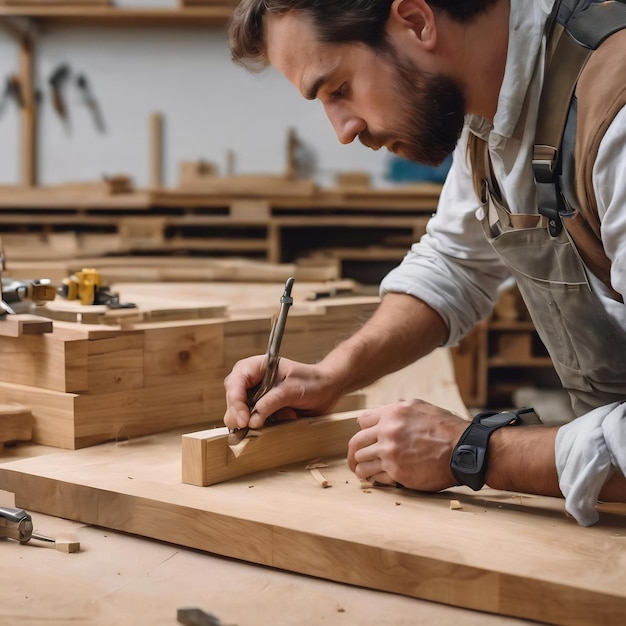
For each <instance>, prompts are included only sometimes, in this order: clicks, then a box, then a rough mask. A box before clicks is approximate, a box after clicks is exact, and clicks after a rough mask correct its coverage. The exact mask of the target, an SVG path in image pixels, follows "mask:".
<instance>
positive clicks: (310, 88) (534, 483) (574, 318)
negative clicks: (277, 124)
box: [224, 0, 626, 525]
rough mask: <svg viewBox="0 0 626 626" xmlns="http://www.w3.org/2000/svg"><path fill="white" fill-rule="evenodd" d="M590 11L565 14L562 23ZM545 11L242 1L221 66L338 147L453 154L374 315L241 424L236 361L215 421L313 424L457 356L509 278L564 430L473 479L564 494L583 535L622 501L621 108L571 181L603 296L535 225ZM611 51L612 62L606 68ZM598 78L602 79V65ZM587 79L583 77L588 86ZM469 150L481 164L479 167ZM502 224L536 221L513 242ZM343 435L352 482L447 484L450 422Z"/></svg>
mask: <svg viewBox="0 0 626 626" xmlns="http://www.w3.org/2000/svg"><path fill="white" fill-rule="evenodd" d="M588 4H589V2H588V1H581V0H578V2H577V1H576V0H571V1H569V2H567V1H564V9H563V10H564V11H565V13H566V15H569V14H571V13H572V12H574V13H575V12H576V11H578V10H580V9H582V8H583V7H584V6H586V5H588ZM552 5H553V0H543V1H540V2H539V1H538V2H532V3H529V2H527V1H524V0H473V1H469V0H467V1H462V0H393V1H392V0H382V1H381V0H355V1H347V0H346V1H344V0H242V2H241V3H240V4H239V6H238V7H237V9H236V10H235V14H234V17H233V20H232V23H231V27H230V42H231V50H232V54H233V58H234V59H235V60H236V61H238V62H241V63H244V64H247V65H248V66H251V67H257V66H259V65H261V66H262V65H266V64H271V65H273V66H274V67H276V68H277V69H278V70H279V71H280V72H281V73H283V74H284V75H285V77H286V78H287V79H288V80H289V81H290V82H291V83H292V84H293V85H294V86H295V87H296V89H298V91H299V92H300V93H301V94H302V95H303V96H304V97H306V98H309V99H318V100H319V101H320V102H321V104H322V105H323V107H324V110H325V112H326V114H327V116H328V118H329V120H330V122H331V124H332V125H333V128H334V129H335V132H336V134H337V137H338V139H339V141H340V142H342V143H350V142H352V141H354V139H356V138H358V139H359V140H360V141H361V142H362V143H363V144H364V145H366V146H368V147H370V148H373V149H377V148H380V147H383V146H384V147H386V148H387V149H389V150H390V151H392V152H394V153H396V154H399V155H401V156H403V157H407V158H410V159H414V160H416V161H420V162H424V163H431V164H436V163H438V162H440V161H441V160H442V159H443V158H444V157H445V156H446V155H447V154H448V153H449V152H451V151H452V150H454V161H453V165H452V169H451V171H450V174H449V176H448V178H447V180H446V183H445V184H444V188H443V190H442V193H441V198H440V202H439V207H438V209H437V213H436V215H435V216H434V217H433V218H432V219H431V220H430V223H429V225H428V229H427V234H426V235H425V237H423V238H422V240H421V241H420V242H419V243H417V244H414V245H413V246H412V248H411V250H410V251H409V253H408V254H407V256H406V257H405V259H404V260H403V262H402V264H401V265H400V266H399V267H397V268H396V269H394V270H392V271H391V272H390V273H389V274H388V275H387V276H386V277H385V279H384V280H383V282H382V285H381V294H382V301H381V304H380V307H379V308H378V310H377V312H376V313H375V314H374V316H373V317H372V318H371V320H370V321H369V322H368V323H367V324H365V325H364V326H363V327H362V328H361V329H360V330H359V331H357V332H356V333H355V335H354V336H352V337H351V338H350V339H348V340H347V341H345V342H344V343H342V344H341V345H339V346H338V347H337V348H336V349H335V350H333V351H332V352H331V353H330V354H329V355H328V356H327V357H326V358H325V359H323V360H322V361H321V362H320V363H317V364H315V365H305V364H301V363H296V362H293V361H289V360H287V359H282V360H281V362H280V367H279V372H278V381H279V382H278V384H277V385H276V387H275V388H274V389H272V390H271V391H270V392H268V393H267V395H265V396H264V397H263V398H262V399H261V400H259V402H258V403H257V405H256V409H255V411H254V413H253V414H252V415H250V412H249V409H248V406H247V404H246V389H247V388H250V387H252V386H254V385H255V384H257V383H258V382H259V381H260V379H261V378H262V374H263V368H264V360H263V357H262V356H257V357H251V358H249V359H245V360H243V361H241V362H239V363H237V364H236V366H235V367H234V368H233V371H232V373H231V374H230V375H229V376H228V377H227V379H226V381H225V388H226V396H227V405H228V408H227V411H226V415H225V418H224V421H225V423H226V425H227V426H229V427H230V428H241V427H245V426H250V427H253V428H258V427H261V426H262V425H263V423H264V421H265V420H266V419H267V417H268V416H269V415H271V414H274V413H276V412H280V413H281V414H282V417H295V416H296V415H300V416H301V415H309V414H315V413H321V412H324V411H327V410H329V409H330V408H331V407H332V406H333V404H334V403H335V402H336V400H337V399H338V398H339V397H340V396H341V395H342V394H344V393H347V392H350V391H354V390H357V389H359V388H361V387H363V386H365V385H367V384H370V383H372V382H373V381H374V380H376V379H378V378H380V377H381V376H383V375H385V374H387V373H389V372H392V371H394V370H397V369H399V368H401V367H403V366H405V365H407V364H409V363H410V362H412V361H414V360H416V359H418V358H420V357H422V356H424V355H426V354H428V353H429V352H430V351H432V350H433V349H435V348H436V347H438V346H442V345H454V344H455V343H457V342H458V341H459V340H460V339H461V338H462V337H463V336H464V335H465V334H466V333H467V332H469V330H470V329H471V328H472V327H473V326H474V325H475V324H476V323H477V322H478V321H479V320H480V319H482V318H484V317H485V316H487V315H488V314H489V313H490V311H491V308H492V306H493V304H494V302H495V301H496V299H497V291H498V287H499V286H500V285H501V284H502V282H503V281H504V280H505V279H506V278H507V277H508V276H510V275H511V274H513V275H514V276H515V278H516V280H517V282H518V285H519V286H520V290H521V291H522V293H523V295H524V298H525V301H526V303H527V306H528V307H529V308H530V309H531V312H532V314H533V320H534V321H535V324H536V325H537V326H538V330H539V332H540V333H541V334H542V338H543V339H544V341H545V342H546V343H548V348H549V350H550V353H551V355H552V357H553V361H554V362H555V367H556V368H557V371H558V373H559V375H560V376H561V379H562V381H563V385H564V387H565V388H566V389H567V390H568V391H569V393H570V396H571V398H572V404H573V407H574V410H575V412H576V413H577V415H579V417H578V419H576V420H574V421H573V422H571V423H570V424H567V425H566V426H563V427H561V428H555V427H546V426H525V427H523V428H510V427H509V428H507V427H502V428H499V429H498V430H495V431H493V433H492V434H491V436H490V438H489V439H488V463H486V465H483V466H482V470H483V472H484V473H485V480H486V483H487V484H488V485H489V486H491V487H493V488H497V489H505V490H514V491H523V492H528V493H536V494H543V495H552V496H560V495H564V496H565V498H566V508H567V510H568V511H569V512H570V513H571V514H572V515H573V516H574V517H575V518H576V519H577V521H578V522H579V523H580V524H583V525H588V524H592V523H594V522H595V521H597V519H598V516H597V513H596V511H595V508H594V506H595V504H596V502H597V500H598V498H600V499H602V500H610V501H619V502H626V479H625V478H624V472H625V470H626V402H624V401H623V400H624V399H626V359H624V357H623V355H624V350H625V349H626V332H625V330H626V309H625V307H624V304H623V303H622V302H621V301H620V300H619V299H616V298H615V295H614V293H615V292H616V293H617V294H618V296H617V297H618V298H619V294H626V237H624V236H623V235H622V233H624V232H625V231H624V222H625V221H626V217H624V216H626V212H624V210H623V209H625V208H626V185H625V184H624V182H623V181H624V180H625V178H626V108H620V107H623V105H624V104H626V95H625V94H624V93H621V94H618V96H617V99H615V98H614V99H613V100H614V101H616V102H618V103H619V104H620V106H618V107H617V109H616V111H614V114H613V115H612V117H611V118H610V119H609V122H610V123H607V124H608V127H607V128H603V137H602V142H601V144H600V146H599V149H598V151H597V156H596V158H595V161H592V162H591V164H592V165H593V168H592V169H593V171H590V173H589V176H588V178H589V185H588V186H589V187H590V188H592V192H593V195H594V196H595V198H594V201H595V202H597V212H598V216H599V219H600V221H601V234H602V244H603V247H604V251H605V253H606V256H607V257H608V259H609V260H610V262H611V270H610V285H609V286H607V285H605V284H604V283H603V282H602V281H601V280H600V279H599V278H598V277H596V276H594V274H593V273H592V272H590V271H588V269H587V268H585V267H584V266H583V265H582V263H581V262H580V259H579V255H578V253H577V251H576V249H575V248H574V246H573V244H571V242H570V240H569V238H568V236H567V233H566V232H565V231H563V232H561V233H560V234H559V235H558V236H554V237H553V236H552V235H551V234H549V233H548V230H547V228H546V227H545V226H544V225H543V222H541V223H539V222H537V204H536V187H535V183H534V179H533V172H532V169H531V159H532V149H533V142H534V138H535V128H536V123H537V110H538V105H539V95H540V92H541V87H542V80H543V76H544V64H545V45H546V36H545V31H546V24H547V23H548V20H549V14H550V11H551V9H552ZM615 37H620V38H621V34H619V35H615V36H614V38H615ZM614 38H611V40H612V41H617V39H614ZM619 41H620V42H621V43H620V45H623V42H624V39H623V38H621V39H620V40H619ZM621 51H622V52H621V54H618V55H617V56H615V55H613V56H612V57H611V59H612V60H613V61H612V62H613V63H615V64H616V65H618V66H620V63H621V64H623V63H624V61H620V60H619V59H626V54H624V47H622V48H621ZM596 54H597V55H598V57H597V58H598V59H601V57H600V51H598V53H596ZM590 65H591V62H590ZM599 67H600V68H602V67H608V65H607V64H606V57H605V58H604V64H603V65H600V66H599ZM620 67H621V66H620ZM620 71H621V70H620ZM599 74H600V72H599V71H594V70H593V68H592V69H591V70H590V71H589V72H587V73H586V74H585V76H589V78H588V79H587V78H586V79H585V80H594V76H598V75H599ZM621 75H622V76H623V74H621ZM582 80H583V77H582V76H581V81H582ZM605 82H606V81H605ZM591 84H592V85H593V83H591ZM619 84H620V85H621V84H623V80H622V81H619ZM588 91H589V93H590V94H592V95H596V94H597V97H596V98H595V100H593V98H592V100H593V102H594V103H596V100H597V101H598V102H599V104H603V103H604V102H606V101H607V100H608V99H607V98H605V97H604V96H603V94H601V93H600V91H599V90H597V89H596V88H595V86H594V87H593V88H590V89H589V90H588ZM622 91H623V89H622ZM601 96H602V97H601ZM620 98H621V100H620ZM583 105H584V106H583ZM585 106H586V105H585V103H584V102H583V101H581V115H580V118H581V119H583V120H585V119H587V118H586V115H587V113H586V111H587V109H586V108H585ZM585 128H587V127H585ZM585 136H586V134H585ZM482 140H484V142H486V144H485V143H484V142H482V143H481V141H482ZM481 145H482V146H486V148H487V151H488V157H489V159H488V161H482V162H481V159H480V158H478V157H477V156H476V155H480V150H476V149H475V148H476V146H481ZM455 146H456V147H455ZM577 149H579V145H578V143H577ZM577 154H578V153H577ZM587 154H588V153H587V152H585V153H583V155H582V156H583V157H586V156H587ZM579 156H580V155H579ZM579 160H580V161H584V160H585V159H584V158H581V159H579ZM487 171H490V172H491V174H490V175H489V174H486V172H487ZM481 172H482V174H481V177H485V178H486V184H485V186H484V187H483V188H482V189H480V188H479V186H478V184H479V182H480V177H479V176H478V174H479V173H481ZM578 172H579V170H577V173H578ZM477 191H478V193H477ZM479 194H480V195H484V196H485V197H483V198H482V199H481V200H484V201H485V203H484V204H482V203H481V201H480V200H479ZM620 209H622V210H621V211H620ZM517 214H519V215H521V216H522V217H523V219H524V220H526V221H527V220H528V219H529V216H530V218H532V219H534V220H535V222H537V224H539V225H535V227H523V228H520V227H515V226H514V224H515V223H516V222H517V221H518V217H516V215H517ZM525 223H526V222H525ZM609 287H610V289H612V291H610V289H609ZM359 425H360V427H361V431H360V432H359V433H357V434H356V435H355V436H354V437H353V439H352V440H351V441H350V444H349V450H348V460H349V464H350V467H351V468H352V469H353V471H354V472H355V473H356V475H357V476H358V477H360V478H369V479H370V480H375V481H377V482H380V483H390V484H394V483H400V484H402V485H404V486H406V487H408V488H413V489H418V490H423V491H438V490H441V489H446V488H448V487H451V486H453V485H456V484H458V483H459V480H457V478H458V475H457V474H456V473H453V469H452V468H451V458H452V455H453V450H454V449H455V447H456V446H457V443H458V442H459V440H460V439H461V438H462V436H463V435H464V433H465V432H466V429H467V427H468V426H467V422H466V421H464V420H462V419H460V418H459V417H457V416H455V415H452V414H451V413H449V412H448V411H445V410H443V409H441V408H438V407H436V406H433V405H431V404H428V403H425V402H422V401H420V400H412V401H406V402H398V403H395V404H392V405H389V406H385V407H380V408H378V409H372V410H368V411H366V412H364V413H363V415H362V416H361V417H360V418H359ZM466 484H470V483H466ZM480 484H482V482H481V483H480ZM480 484H479V485H478V486H480Z"/></svg>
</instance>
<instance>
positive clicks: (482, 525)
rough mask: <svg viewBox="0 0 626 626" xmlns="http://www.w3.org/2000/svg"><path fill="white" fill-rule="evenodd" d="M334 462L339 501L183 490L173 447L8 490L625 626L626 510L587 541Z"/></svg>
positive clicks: (265, 482) (94, 463)
mask: <svg viewBox="0 0 626 626" xmlns="http://www.w3.org/2000/svg"><path fill="white" fill-rule="evenodd" d="M326 461H327V462H328V465H329V466H328V467H327V468H324V470H323V474H324V476H325V478H326V479H327V480H328V481H329V483H330V485H331V487H330V488H327V489H322V488H320V486H319V485H318V484H317V483H316V481H315V480H314V479H313V477H312V476H311V474H310V472H309V471H308V470H307V469H306V468H305V466H304V464H298V465H295V466H288V467H287V468H282V470H272V471H268V472H262V473H260V474H255V475H253V476H248V477H244V478H240V479H235V480H232V481H229V482H225V483H220V484H218V485H214V486H212V487H206V488H201V487H195V486H192V485H185V484H182V483H181V482H180V437H178V436H176V435H175V434H172V433H170V434H166V435H154V436H151V437H149V438H143V439H139V440H135V441H129V442H128V443H126V444H118V445H116V444H103V445H101V446H97V447H94V448H89V449H83V450H78V451H70V452H66V451H64V452H60V453H56V454H49V455H46V456H44V457H39V458H33V459H25V460H22V461H16V462H14V463H6V464H3V465H1V466H0V487H2V488H3V489H5V490H8V491H11V492H12V493H15V494H16V504H17V505H18V506H22V507H24V508H26V509H27V510H30V511H42V512H45V513H46V514H51V515H55V516H58V517H63V518H68V519H74V520H77V521H82V522H83V523H86V524H93V525H96V526H100V527H104V528H110V529H114V530H118V531H121V532H127V533H131V534H137V535H141V536H144V537H151V538H154V539H158V540H161V541H166V542H168V543H172V544H176V545H181V546H186V547H193V548H195V549H198V550H201V551H205V552H208V553H212V554H218V555H222V556H225V557H231V558H236V559H240V560H245V561H249V562H252V563H257V564H260V565H265V566H271V567H273V568H277V569H282V570H289V571H293V572H296V573H303V574H308V575H310V576H315V577H320V578H325V579H328V580H333V581H336V582H343V583H350V584H353V585H356V586H361V587H367V588H372V589H376V590H379V591H392V592H395V593H398V594H401V595H406V596H411V597H417V598H420V599H428V600H435V601H438V602H441V603H446V604H450V605H455V606H461V607H464V608H471V609H478V610H483V611H486V612H493V613H498V614H504V615H510V616H517V617H522V618H525V619H536V620H542V621H546V622H548V623H555V624H576V625H583V624H584V625H585V626H587V625H588V624H607V625H609V624H615V625H618V624H619V625H621V624H623V617H624V614H625V611H626V590H625V589H624V585H623V572H624V568H625V567H626V551H625V550H624V549H623V546H622V542H623V540H624V536H625V533H626V510H625V508H624V507H613V509H609V510H604V511H603V512H602V514H601V522H600V524H599V525H598V526H595V527H592V528H581V527H579V526H577V525H576V524H575V522H573V521H572V520H571V519H568V518H567V517H566V516H565V514H564V511H563V502H562V500H560V499H552V498H540V497H529V496H524V495H522V494H511V493H504V492H496V491H492V490H488V489H487V490H484V491H483V492H481V493H480V494H477V495H474V494H472V493H470V492H469V490H466V489H461V488H458V489H452V490H448V491H446V492H443V493H441V494H436V495H428V494H419V493H416V492H412V491H408V490H401V489H395V488H373V489H365V490H364V489H362V488H361V485H360V483H359V481H358V480H357V479H356V478H355V477H354V475H353V474H352V473H351V472H350V471H349V470H348V468H347V466H346V463H345V460H341V459H336V460H332V459H326ZM456 500H458V501H459V503H460V504H461V508H460V509H459V508H451V507H450V503H451V502H452V501H456ZM79 539H80V537H79ZM81 544H83V545H84V540H82V539H81Z"/></svg>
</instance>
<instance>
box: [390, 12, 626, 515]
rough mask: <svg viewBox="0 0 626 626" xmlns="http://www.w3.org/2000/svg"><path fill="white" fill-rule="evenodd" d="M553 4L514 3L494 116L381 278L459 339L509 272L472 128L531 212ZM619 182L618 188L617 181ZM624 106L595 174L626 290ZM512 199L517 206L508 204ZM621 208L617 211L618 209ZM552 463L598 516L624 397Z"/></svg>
mask: <svg viewBox="0 0 626 626" xmlns="http://www.w3.org/2000/svg"><path fill="white" fill-rule="evenodd" d="M552 5H553V0H541V1H540V2H533V3H532V4H531V3H529V2H527V1H526V2H525V1H523V0H511V11H510V20H509V44H508V53H507V61H506V68H505V74H504V79H503V83H502V87H501V90H500V95H499V99H498V108H497V113H496V115H495V117H494V119H493V122H492V121H491V120H486V119H484V118H479V117H477V116H467V117H466V125H465V128H464V130H463V134H462V136H461V138H460V140H459V142H458V144H457V148H456V150H455V153H454V158H453V164H452V168H451V170H450V173H449V175H448V177H447V179H446V182H445V183H444V186H443V189H442V192H441V196H440V199H439V204H438V208H437V212H436V214H435V215H434V216H433V217H432V218H431V220H430V221H429V223H428V227H427V229H426V235H424V237H422V239H421V240H420V242H419V243H416V244H414V245H413V246H412V247H411V250H410V251H409V252H408V253H407V255H406V257H405V259H404V260H403V262H402V264H401V265H399V266H398V267H397V268H395V269H394V270H392V271H391V272H390V273H389V274H388V275H387V276H386V277H385V278H384V279H383V281H382V283H381V294H384V293H386V292H400V293H408V294H411V295H413V296H415V297H417V298H419V299H420V300H423V301H424V302H426V303H427V304H429V305H430V306H431V307H432V308H433V309H435V310H436V311H437V312H438V313H439V314H440V315H441V316H442V317H443V319H444V320H445V321H446V323H447V325H448V328H449V338H448V342H447V345H450V346H452V345H456V344H457V343H458V342H459V341H460V340H461V339H462V338H463V337H464V336H465V335H466V334H467V333H468V332H469V331H470V330H471V329H472V328H473V327H474V325H475V324H476V323H477V322H478V321H480V320H481V319H482V318H484V317H486V316H487V315H489V314H490V313H491V310H492V307H493V305H494V303H495V301H496V300H497V296H498V287H499V286H500V285H501V284H502V282H503V281H504V280H505V279H506V278H507V277H508V276H509V273H508V270H507V269H506V267H505V266H504V265H503V263H502V262H501V260H500V258H499V257H498V255H497V254H496V253H495V251H494V250H493V248H492V247H491V245H490V244H489V242H488V241H487V239H486V238H485V235H484V232H483V230H482V226H481V224H480V222H479V220H478V219H477V212H479V211H482V209H479V203H478V201H477V199H476V195H475V192H474V187H473V183H472V176H471V172H470V169H469V165H468V163H467V159H466V143H467V137H468V133H469V132H473V133H475V134H477V135H479V136H481V137H483V138H485V139H487V141H488V146H489V151H490V156H491V160H492V164H493V168H494V173H495V176H496V178H497V180H498V183H499V184H500V187H501V190H502V195H503V196H504V198H507V199H509V205H508V208H509V210H510V211H511V212H523V213H530V212H534V211H536V203H535V186H534V180H533V174H532V169H531V157H532V148H533V142H534V131H535V126H536V111H537V104H538V100H539V95H540V90H541V84H542V81H543V58H544V51H545V40H544V39H545V38H544V25H545V22H546V19H547V16H548V14H549V12H550V10H551V8H552ZM620 181H621V182H622V184H621V185H619V184H618V182H620ZM623 181H626V109H623V110H622V111H621V112H620V113H619V114H618V115H617V117H616V118H615V120H614V121H613V123H612V124H611V126H610V127H609V129H608V131H607V132H606V134H605V136H604V138H603V140H602V143H601V145H600V149H599V152H598V156H597V158H596V162H595V165H594V171H593V183H594V190H595V194H596V200H597V204H598V212H599V216H600V219H601V236H602V241H603V244H604V249H605V252H606V254H607V256H608V257H609V258H610V259H611V262H612V267H611V283H612V285H613V288H614V289H615V290H616V291H618V292H619V293H621V294H626V236H625V235H624V234H625V233H626V210H624V209H626V184H624V182H623ZM512 198H514V199H515V202H516V204H515V205H512V204H511V202H512V201H511V200H510V199H512ZM620 209H621V210H620ZM590 282H591V286H592V289H593V290H594V291H595V292H596V293H597V294H598V295H599V296H600V299H601V301H602V302H603V304H604V306H605V308H606V310H607V312H608V313H609V315H611V316H612V317H613V318H614V319H615V320H616V321H617V322H618V324H619V325H620V326H621V327H622V328H624V330H625V331H626V306H625V305H624V304H622V303H619V302H616V301H615V300H613V299H612V298H610V297H609V296H608V294H607V291H606V288H605V287H604V285H603V284H602V283H601V281H599V280H598V279H596V278H595V277H593V275H590ZM555 452H556V464H557V471H558V474H559V484H560V488H561V491H562V492H563V494H564V495H565V498H566V502H565V504H566V509H567V510H568V512H569V513H571V514H572V515H573V516H574V517H575V518H576V519H577V521H578V522H579V523H580V524H583V525H588V524H592V523H595V522H596V521H597V519H598V516H597V513H596V511H595V509H594V505H595V503H596V501H597V497H598V493H599V491H600V489H601V487H602V485H603V484H604V482H605V480H606V477H607V476H608V473H609V472H610V471H611V467H613V468H620V469H621V471H622V473H625V474H626V402H624V403H618V404H612V405H609V406H606V407H599V408H598V409H595V410H594V411H591V412H590V413H588V414H587V415H584V416H581V417H579V418H578V419H576V420H574V421H573V422H571V423H570V424H567V425H566V426H563V427H561V428H560V429H559V432H558V434H557V441H556V450H555Z"/></svg>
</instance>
